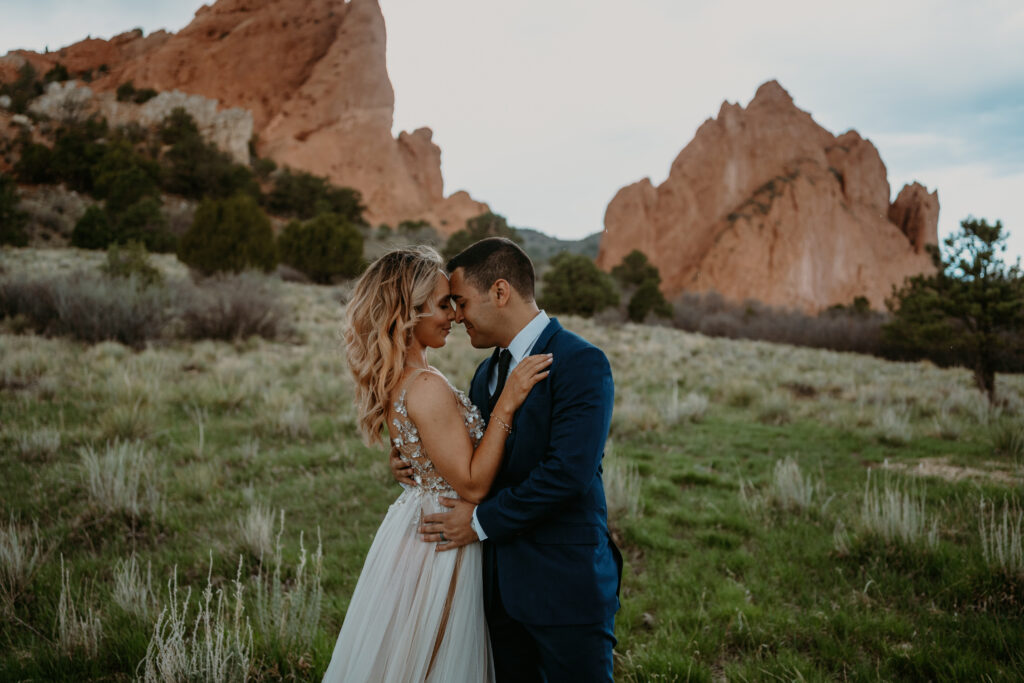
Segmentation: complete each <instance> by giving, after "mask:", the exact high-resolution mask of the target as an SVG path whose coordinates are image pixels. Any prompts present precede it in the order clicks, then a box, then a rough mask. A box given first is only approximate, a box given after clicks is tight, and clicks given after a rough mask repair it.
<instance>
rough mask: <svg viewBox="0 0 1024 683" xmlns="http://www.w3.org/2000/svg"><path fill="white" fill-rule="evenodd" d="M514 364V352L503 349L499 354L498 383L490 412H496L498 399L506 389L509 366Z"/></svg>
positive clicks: (492, 397)
mask: <svg viewBox="0 0 1024 683" xmlns="http://www.w3.org/2000/svg"><path fill="white" fill-rule="evenodd" d="M511 363H512V352H511V351H509V350H508V349H502V350H501V351H500V352H499V353H498V383H497V385H495V387H494V393H493V394H491V401H490V405H489V407H488V409H489V410H494V404H495V403H497V402H498V397H499V396H501V390H502V389H504V388H505V380H506V379H508V366H509V365H510V364H511Z"/></svg>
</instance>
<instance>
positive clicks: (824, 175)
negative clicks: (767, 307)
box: [597, 81, 939, 312]
mask: <svg viewBox="0 0 1024 683" xmlns="http://www.w3.org/2000/svg"><path fill="white" fill-rule="evenodd" d="M938 213H939V204H938V195H937V193H936V192H932V193H931V194H929V193H928V192H927V190H926V189H925V188H924V187H922V186H921V185H919V184H917V183H915V184H914V185H913V186H907V187H905V188H903V190H902V191H901V192H900V194H899V196H898V197H897V199H896V201H895V202H894V203H892V205H890V203H889V181H888V180H887V178H886V169H885V164H884V163H882V159H881V157H879V155H878V150H876V149H875V147H874V145H872V144H871V143H870V142H869V141H868V140H865V139H863V138H861V137H860V135H858V134H857V133H856V132H855V131H849V132H847V133H844V134H843V135H840V136H838V137H836V136H834V135H832V134H831V133H829V132H828V131H827V130H825V129H824V128H822V127H821V126H819V125H818V124H817V123H815V122H814V120H813V119H812V118H811V116H810V114H808V113H807V112H804V111H802V110H800V109H798V108H797V107H796V106H795V105H794V103H793V100H792V98H791V97H790V96H789V94H788V93H787V92H786V91H785V90H784V89H783V88H782V87H781V86H780V85H779V84H778V83H776V82H775V81H770V82H768V83H765V84H764V85H762V86H761V87H760V88H759V89H758V91H757V94H756V95H755V97H754V99H753V100H752V101H751V102H750V104H749V105H748V106H747V108H746V109H744V108H743V107H741V106H739V105H735V104H729V103H724V104H723V105H722V107H721V110H720V111H719V113H718V117H717V118H716V119H709V120H708V121H706V122H705V123H704V124H703V125H702V126H701V127H700V128H699V129H698V131H697V134H696V135H695V136H694V139H693V140H692V141H691V142H690V144H688V145H687V146H686V147H685V148H684V149H683V150H682V151H681V152H680V153H679V156H677V157H676V159H675V161H674V162H673V163H672V167H671V170H670V172H669V176H668V178H667V179H666V180H665V182H664V183H662V184H661V185H659V186H657V187H655V186H654V185H653V184H652V183H651V181H650V180H649V179H644V180H641V181H640V182H637V183H634V184H632V185H629V186H627V187H624V188H622V189H621V190H619V192H618V193H617V194H616V195H615V197H614V199H612V201H611V203H610V204H609V205H608V208H607V211H606V212H605V232H604V234H603V235H602V239H601V248H600V253H599V254H598V260H597V262H598V265H599V266H601V267H602V268H604V269H606V270H607V269H610V268H612V267H613V266H615V265H617V264H618V263H619V262H620V261H621V260H622V258H623V257H624V256H625V255H626V254H628V253H629V252H630V251H632V250H633V249H635V248H638V249H640V250H641V251H643V252H644V253H645V254H646V255H647V256H648V258H649V259H650V260H651V262H652V263H653V264H654V265H655V266H657V267H658V268H659V270H660V271H661V275H662V285H663V286H662V289H663V290H664V291H665V292H666V294H668V295H670V296H674V295H677V294H679V293H680V292H682V291H684V290H686V291H708V290H716V291H718V292H719V293H721V294H723V295H724V296H726V297H727V298H730V299H734V300H743V299H748V298H752V299H758V300H760V301H763V302H765V303H767V304H771V305H774V306H785V307H792V308H799V309H802V310H804V311H807V312H816V311H818V310H820V309H822V308H825V307H827V306H830V305H832V304H837V303H840V304H848V303H850V302H851V301H852V300H853V298H854V297H855V296H866V297H867V298H868V300H869V301H870V302H871V305H872V307H874V308H882V307H884V303H885V298H886V297H887V296H889V295H890V294H891V291H892V286H893V285H894V284H898V283H900V282H902V281H903V279H904V278H905V277H906V276H908V275H912V274H916V273H920V272H923V271H925V270H927V269H930V268H931V267H932V265H931V260H930V258H929V257H928V254H927V253H926V252H925V250H924V245H925V244H929V243H931V244H935V243H937V241H938V236H937V226H938Z"/></svg>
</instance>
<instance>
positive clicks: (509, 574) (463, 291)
mask: <svg viewBox="0 0 1024 683" xmlns="http://www.w3.org/2000/svg"><path fill="white" fill-rule="evenodd" d="M534 282H535V274H534V269H533V264H532V263H531V262H530V259H529V257H528V256H527V255H526V254H525V252H523V251H522V249H520V248H519V246H518V245H516V244H515V243H514V242H511V241H509V240H506V239H503V238H489V239H485V240H482V241H480V242H477V243H476V244H474V245H472V246H470V247H469V248H467V249H466V250H465V251H463V252H462V253H460V254H459V255H457V256H456V257H455V258H453V259H451V260H450V261H449V262H448V263H447V264H446V265H444V264H442V261H441V258H440V257H439V256H438V254H437V252H435V251H433V250H432V249H429V248H415V249H401V250H396V251H392V252H390V253H388V254H386V255H384V256H383V257H381V258H380V259H378V260H377V261H376V262H374V263H373V264H372V265H371V266H370V267H369V268H368V269H367V271H366V272H365V273H364V274H363V276H362V277H361V278H360V280H359V282H358V283H357V285H356V288H355V293H354V295H353V298H352V300H351V302H350V303H349V307H348V313H347V327H346V330H345V342H346V349H347V353H348V362H349V366H350V368H351V370H352V373H353V376H354V377H355V380H356V403H357V408H358V411H359V415H360V417H359V426H360V429H361V431H362V433H363V435H364V436H365V437H366V438H367V440H368V441H370V442H373V441H379V440H380V439H381V435H382V431H383V430H384V429H386V430H387V431H388V434H389V437H390V441H391V444H392V446H393V449H392V456H391V468H392V472H393V474H394V477H395V478H396V479H397V480H398V481H399V482H400V483H401V484H402V489H403V491H402V493H401V495H400V496H399V497H398V499H397V500H396V501H395V502H394V503H393V504H392V505H391V507H390V508H389V509H388V512H387V515H386V516H385V518H384V521H383V522H382V523H381V526H380V528H379V529H378V531H377V534H376V536H375V537H374V540H373V544H372V546H371V547H370V550H369V553H368V554H367V557H366V561H365V564H364V565H363V570H362V573H361V574H360V577H359V581H358V583H357V585H356V588H355V592H354V593H353V595H352V600H351V602H350V604H349V609H348V612H347V614H346V616H345V623H344V625H343V626H342V629H341V633H340V635H339V636H338V641H337V644H336V645H335V649H334V655H333V657H332V659H331V663H330V666H329V667H328V669H327V673H326V675H325V676H324V680H325V681H331V682H332V683H333V682H335V681H337V682H342V681H344V682H345V683H354V682H356V681H394V682H396V683H407V682H410V683H411V682H416V681H438V682H441V683H457V682H462V681H465V682H467V683H468V682H472V683H477V682H480V681H495V680H496V681H498V682H499V683H506V682H508V681H611V680H612V648H613V646H614V645H615V636H614V619H615V612H616V610H617V609H618V606H619V601H618V588H619V581H620V577H621V573H622V559H621V556H620V555H619V551H618V549H617V548H616V547H615V544H614V543H613V542H612V540H611V537H610V535H609V533H608V522H607V508H606V504H605V496H604V487H603V484H602V481H601V458H602V456H603V453H604V444H605V439H606V437H607V436H608V428H609V424H610V421H611V414H612V401H613V391H614V389H613V384H612V376H611V369H610V367H609V365H608V360H607V358H606V357H605V355H604V353H602V352H601V350H600V349H598V348H597V347H595V346H593V345H592V344H589V343H588V342H586V341H585V340H583V339H582V338H580V337H579V336H577V335H575V334H573V333H572V332H569V331H568V330H565V329H563V328H562V326H561V325H559V323H558V321H557V320H554V319H549V318H548V316H547V315H546V314H545V313H544V312H543V311H541V310H539V309H538V307H537V304H536V301H535V299H534ZM453 322H460V323H462V324H463V325H464V326H465V328H466V331H467V333H468V334H469V337H470V340H471V342H472V344H473V346H474V347H476V348H481V349H483V348H491V347H494V353H493V355H492V356H491V357H490V358H489V359H487V360H485V361H484V362H483V363H481V364H480V366H479V367H478V368H477V371H476V374H475V375H474V377H473V381H472V384H471V385H470V389H469V396H468V397H467V396H466V395H465V394H463V393H462V392H461V391H459V390H458V389H456V388H455V387H453V386H452V385H451V384H450V383H449V382H448V381H447V380H446V379H445V377H444V376H443V375H442V374H441V373H440V372H438V371H437V370H436V369H435V368H433V367H431V366H430V365H429V364H428V362H427V351H428V349H430V348H438V347H441V346H443V345H444V343H445V339H446V337H447V335H448V333H449V332H450V330H451V325H452V323H453Z"/></svg>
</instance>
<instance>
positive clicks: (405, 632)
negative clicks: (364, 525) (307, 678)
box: [324, 487, 494, 683]
mask: <svg viewBox="0 0 1024 683" xmlns="http://www.w3.org/2000/svg"><path fill="white" fill-rule="evenodd" d="M447 509H448V508H446V507H444V506H442V505H441V504H440V503H438V502H437V495H436V494H435V493H425V492H424V491H423V489H421V488H411V487H410V488H406V489H405V490H404V491H403V492H402V495H400V496H399V497H398V500H396V501H395V502H394V503H393V504H392V505H391V507H390V508H389V509H388V513H387V515H386V516H385V517H384V521H383V522H381V525H380V528H379V529H378V530H377V535H376V536H375V537H374V539H373V544H372V545H371V546H370V552H369V553H368V554H367V556H366V562H365V564H363V571H362V573H361V574H360V575H359V581H358V583H357V584H356V589H355V592H354V593H353V594H352V601H351V603H350V604H349V608H348V612H347V613H346V615H345V623H344V624H343V625H342V627H341V633H340V634H339V635H338V642H337V644H336V645H335V646H334V654H333V656H332V657H331V663H330V665H329V666H328V667H327V673H326V674H324V681H325V682H330V683H342V682H344V683H358V682H360V681H367V682H369V681H373V682H374V683H379V682H381V681H393V682H394V683H413V682H416V681H431V682H433V681H437V682H438V683H442V682H444V683H449V682H450V683H459V682H462V681H465V682H467V683H469V682H472V683H481V682H482V681H493V680H494V665H493V662H492V659H491V647H490V640H489V637H488V633H487V624H486V621H485V618H484V603H483V586H482V569H481V555H480V544H479V543H473V544H471V545H468V546H464V547H462V548H459V549H458V550H450V551H447V552H442V553H439V552H436V551H435V550H434V544H433V543H424V542H423V541H422V540H421V539H420V536H419V534H418V533H417V531H416V529H417V526H418V525H419V521H420V514H421V512H422V513H423V514H431V513H434V512H444V511H446V510H447Z"/></svg>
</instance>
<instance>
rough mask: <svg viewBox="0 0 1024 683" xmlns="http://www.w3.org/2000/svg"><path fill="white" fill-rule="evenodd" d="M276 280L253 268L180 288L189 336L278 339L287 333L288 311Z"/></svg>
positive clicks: (184, 326)
mask: <svg viewBox="0 0 1024 683" xmlns="http://www.w3.org/2000/svg"><path fill="white" fill-rule="evenodd" d="M274 285H275V283H274V282H273V281H272V280H270V279H268V278H267V277H265V276H262V275H259V274H257V273H253V272H246V273H239V274H237V275H219V276H216V277H213V278H209V279H207V280H204V281H203V282H202V284H201V286H198V287H196V286H192V287H187V288H186V289H184V290H182V291H181V292H179V294H178V296H177V297H176V299H177V300H178V301H179V302H180V304H179V306H180V310H179V314H180V317H181V321H182V329H181V335H182V336H183V337H185V338H186V339H224V340H229V341H230V340H235V339H245V338H247V337H250V336H252V335H258V336H261V337H265V338H267V339H276V338H278V337H281V336H284V335H286V334H288V333H289V332H290V331H291V329H290V326H289V324H288V311H287V309H286V308H285V307H284V304H282V303H281V301H280V297H279V295H278V290H277V288H276V287H275V286H274Z"/></svg>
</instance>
